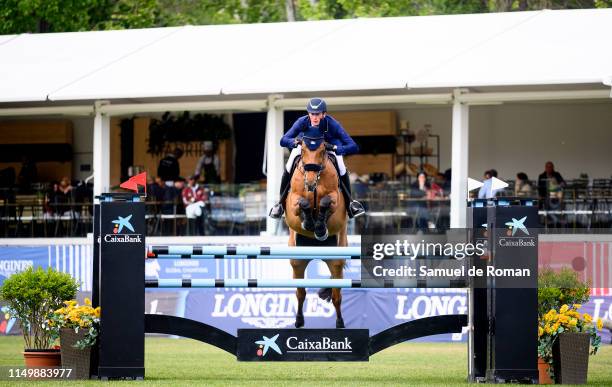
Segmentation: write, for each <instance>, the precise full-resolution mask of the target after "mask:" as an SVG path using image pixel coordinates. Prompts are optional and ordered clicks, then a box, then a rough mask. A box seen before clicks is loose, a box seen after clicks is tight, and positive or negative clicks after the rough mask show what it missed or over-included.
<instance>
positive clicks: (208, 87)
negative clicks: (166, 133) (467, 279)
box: [0, 9, 612, 103]
mask: <svg viewBox="0 0 612 387" xmlns="http://www.w3.org/2000/svg"><path fill="white" fill-rule="evenodd" d="M610 36H612V9H599V10H571V11H570V10H562V11H550V10H544V11H533V12H511V13H491V14H471V15H448V16H421V17H398V18H376V19H348V20H332V21H312V22H297V23H268V24H239V25H213V26H185V27H172V28H154V29H140V30H120V31H96V32H76V33H54V34H23V35H7V36H0V58H2V59H1V60H0V84H1V85H2V87H1V88H0V102H5V103H6V102H37V101H38V102H41V101H78V100H97V99H111V100H112V99H123V100H125V99H137V100H141V99H153V98H160V97H162V98H168V97H172V98H177V97H181V98H184V97H206V96H219V95H227V96H226V97H225V98H227V97H229V96H234V97H236V98H244V97H247V96H249V95H255V94H258V95H260V94H269V93H277V92H278V93H301V92H304V93H307V92H314V91H317V92H323V93H327V92H330V93H346V92H351V91H370V92H374V91H376V92H381V91H382V92H388V93H398V92H406V90H407V89H415V91H419V90H431V89H432V88H455V87H496V86H499V87H513V89H516V86H525V87H530V86H533V85H548V86H551V87H555V88H558V87H559V86H562V87H563V88H564V87H565V86H567V88H568V89H571V88H572V87H574V88H575V87H576V85H584V84H590V85H598V87H601V86H602V84H603V83H606V84H609V83H610V81H611V78H612V51H611V50H609V48H607V47H608V45H609V42H608V41H607V40H609V37H610Z"/></svg>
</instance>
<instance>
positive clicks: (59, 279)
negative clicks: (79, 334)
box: [0, 267, 79, 367]
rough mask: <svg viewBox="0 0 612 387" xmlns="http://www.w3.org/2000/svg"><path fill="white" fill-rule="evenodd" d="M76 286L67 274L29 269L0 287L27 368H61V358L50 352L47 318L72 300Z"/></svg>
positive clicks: (54, 351) (50, 332)
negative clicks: (18, 333) (21, 341)
mask: <svg viewBox="0 0 612 387" xmlns="http://www.w3.org/2000/svg"><path fill="white" fill-rule="evenodd" d="M78 286H79V284H78V282H77V281H76V280H74V279H73V278H72V277H71V276H70V274H67V273H60V272H57V271H55V270H53V269H51V268H49V269H47V270H43V269H42V268H40V267H39V268H37V269H34V268H32V267H30V268H28V269H26V270H24V271H22V272H19V273H15V274H13V275H11V276H10V277H9V278H7V279H6V280H5V281H4V283H3V284H2V286H1V287H0V298H2V299H3V300H4V301H6V302H7V304H8V307H9V313H10V314H11V316H13V317H15V318H16V319H17V320H19V322H20V324H21V330H22V332H23V339H24V344H25V348H24V352H23V355H24V359H25V364H26V366H27V367H47V366H48V367H52V366H59V365H60V354H59V351H58V350H57V349H54V348H53V344H54V335H53V331H52V330H51V329H49V326H48V325H47V317H48V316H49V313H51V312H52V311H53V310H55V309H57V308H58V307H60V306H61V305H62V302H63V301H64V300H67V299H72V298H74V297H75V295H76V292H77V289H78Z"/></svg>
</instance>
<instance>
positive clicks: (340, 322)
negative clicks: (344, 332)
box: [336, 318, 344, 329]
mask: <svg viewBox="0 0 612 387" xmlns="http://www.w3.org/2000/svg"><path fill="white" fill-rule="evenodd" d="M342 328H344V319H342V318H337V319H336V329H342Z"/></svg>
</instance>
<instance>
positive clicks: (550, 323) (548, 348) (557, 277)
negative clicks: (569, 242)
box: [538, 269, 602, 377]
mask: <svg viewBox="0 0 612 387" xmlns="http://www.w3.org/2000/svg"><path fill="white" fill-rule="evenodd" d="M589 293H590V289H589V286H588V284H585V283H583V282H581V281H580V280H579V279H578V277H577V276H576V273H575V272H573V271H572V270H570V269H562V270H560V271H558V272H555V271H554V270H551V269H545V270H542V271H540V274H539V275H538V303H539V309H538V318H539V323H538V356H539V357H540V358H542V359H543V360H544V361H546V362H547V363H548V364H550V365H551V367H549V373H552V372H554V370H553V367H552V364H553V356H552V349H553V344H554V343H555V340H556V339H557V338H558V337H559V335H560V334H561V333H564V332H579V333H587V334H589V336H590V338H591V351H590V353H591V355H594V354H596V353H597V351H598V349H599V347H600V346H601V336H599V335H598V334H597V331H598V330H601V328H602V320H601V319H598V320H597V321H593V317H592V316H590V315H589V314H588V313H580V312H579V311H578V309H580V308H581V305H582V304H584V303H586V302H587V301H588V300H589ZM552 376H553V375H551V377H552Z"/></svg>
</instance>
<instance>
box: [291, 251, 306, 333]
mask: <svg viewBox="0 0 612 387" xmlns="http://www.w3.org/2000/svg"><path fill="white" fill-rule="evenodd" d="M290 262H291V267H292V268H293V278H296V279H297V278H299V279H302V278H304V272H305V271H306V266H308V262H309V261H306V260H303V259H292V260H291V261H290ZM295 296H296V297H297V312H296V314H295V327H296V328H301V327H303V326H304V301H305V300H306V289H304V288H297V289H296V291H295Z"/></svg>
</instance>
